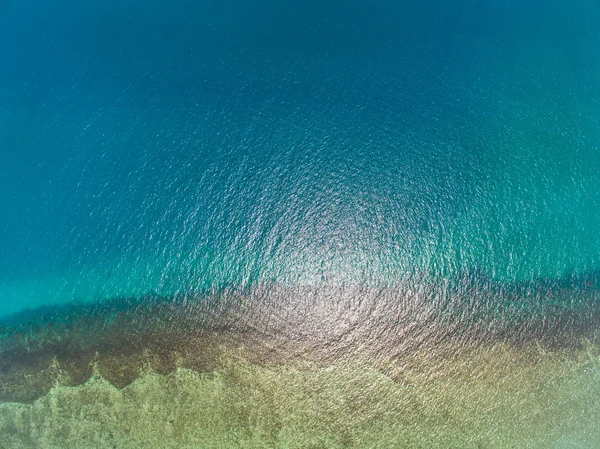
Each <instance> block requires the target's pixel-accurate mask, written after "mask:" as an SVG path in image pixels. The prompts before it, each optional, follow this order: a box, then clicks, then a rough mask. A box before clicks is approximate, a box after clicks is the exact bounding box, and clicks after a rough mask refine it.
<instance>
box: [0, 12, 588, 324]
mask: <svg viewBox="0 0 600 449" xmlns="http://www.w3.org/2000/svg"><path fill="white" fill-rule="evenodd" d="M0 60H1V61H2V70H0V145H1V148H0V180H1V182H2V189H1V190H0V207H1V209H2V213H3V215H2V216H3V219H2V223H1V226H0V304H1V305H2V308H1V311H2V312H1V313H2V314H5V315H6V314H9V313H12V312H15V311H18V310H21V309H23V308H30V307H35V306H38V305H42V304H48V303H63V302H69V301H72V300H99V299H106V298H111V297H114V296H138V295H142V294H146V293H151V292H154V293H158V294H171V293H174V292H179V293H181V292H190V291H200V290H203V289H207V288H211V287H214V286H223V285H236V286H240V285H241V286H248V285H252V284H255V283H260V282H264V281H269V282H270V281H275V282H278V283H285V284H309V285H312V284H323V283H325V284H377V285H379V284H394V283H396V282H398V280H399V279H403V278H404V277H406V276H407V274H418V275H422V274H426V275H427V276H433V277H436V278H438V277H441V278H453V277H457V276H461V275H464V274H465V273H479V274H483V275H485V276H486V277H489V278H491V279H494V280H496V281H498V282H508V283H514V282H518V281H529V280H539V279H544V280H548V279H564V278H569V277H570V276H573V275H575V276H585V275H587V274H590V273H591V274H593V273H594V272H596V271H598V270H599V269H600V256H599V255H600V239H598V238H597V236H598V229H600V212H599V211H600V208H599V206H600V158H599V157H598V155H599V148H598V145H599V142H600V122H599V120H600V83H599V82H598V81H599V79H600V8H599V6H598V5H596V4H595V2H590V1H584V0H575V1H566V0H565V1H558V0H555V1H552V2H542V1H531V2H521V1H516V0H512V1H511V0H507V1H496V0H495V1H485V2H474V1H466V0H461V1H458V2H452V3H451V4H447V2H441V1H440V2H436V1H428V2H423V3H422V4H421V3H415V2H404V1H400V2H377V4H376V5H372V4H370V2H366V1H365V2H363V1H353V2H349V3H348V2H344V3H343V4H342V3H341V2H325V3H322V2H309V3H308V4H307V3H305V2H299V1H292V2H289V1H288V2H280V3H277V4H273V3H268V2H259V3H256V2H245V1H239V0H238V1H236V2H212V1H208V2H200V3H198V2H176V3H175V4H173V3H172V2H166V1H153V2H150V3H148V2H143V3H142V2H136V1H118V2H117V1H103V2H100V1H91V2H85V3H81V2H76V1H69V0H64V1H56V2H41V1H34V0H31V1H27V2H16V1H10V0H7V1H4V2H2V3H0Z"/></svg>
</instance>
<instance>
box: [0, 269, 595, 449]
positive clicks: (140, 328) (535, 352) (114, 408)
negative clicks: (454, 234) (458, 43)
mask: <svg viewBox="0 0 600 449" xmlns="http://www.w3.org/2000/svg"><path fill="white" fill-rule="evenodd" d="M597 298H598V289H597V287H596V284H595V283H593V282H589V281H585V282H581V281H579V280H575V281H573V282H563V283H552V284H548V285H546V284H544V283H536V284H532V283H530V284H520V285H512V286H508V287H507V286H505V285H500V284H494V283H490V282H480V281H478V280H472V279H470V278H465V279H462V280H460V281H459V282H456V283H445V284H444V283H442V284H440V283H434V282H427V281H422V282H419V283H415V282H405V283H402V284H401V285H400V286H396V287H386V288H379V289H376V288H372V287H368V288H367V287H364V286H345V287H327V286H323V287H308V286H303V287H301V286H295V287H292V286H284V285H279V284H263V285H259V286H256V287H253V288H251V289H246V290H236V289H231V288H224V289H221V290H219V291H212V292H207V293H204V294H196V295H182V296H177V297H172V298H159V297H151V296H149V297H146V298H138V299H135V300H134V299H131V300H127V299H115V300H113V301H109V302H106V303H103V304H88V305H85V304H72V305H66V306H57V307H52V308H47V309H40V310H36V311H31V312H24V313H22V314H20V315H19V316H16V317H13V318H12V319H11V320H6V321H5V322H4V323H2V325H1V326H2V327H1V328H0V332H1V340H0V341H1V343H0V400H1V401H2V402H6V403H15V402H17V403H23V404H22V405H19V404H14V405H11V404H6V406H5V408H4V409H3V410H4V411H3V412H0V415H2V416H3V418H2V419H0V433H11V434H14V435H15V436H13V437H11V438H16V439H15V440H14V441H16V442H17V443H18V445H24V447H28V446H27V445H28V444H29V445H30V447H36V445H39V444H40V442H41V441H44V442H45V443H44V444H45V445H46V446H47V447H60V446H61V445H65V444H67V445H68V444H75V443H74V442H75V441H78V440H77V438H80V437H82V435H89V432H90V429H89V428H88V427H86V425H87V426H89V425H90V423H92V422H96V421H94V419H95V420H97V419H99V418H98V417H99V416H104V418H102V419H103V420H104V421H102V420H101V421H102V422H104V425H103V427H102V426H101V427H100V428H98V429H96V431H95V432H96V436H97V438H98V439H97V440H93V441H92V440H89V444H87V443H86V444H87V445H84V446H86V447H105V445H106V444H108V443H107V441H108V440H107V438H109V437H108V435H109V434H111V435H113V437H114V438H115V444H118V446H117V447H122V446H123V447H153V445H155V443H156V445H155V446H154V447H181V446H178V445H183V444H185V445H188V446H189V447H381V445H382V444H383V445H390V444H392V445H398V444H401V446H400V447H451V446H452V445H457V444H458V445H459V446H461V447H507V446H508V447H510V445H514V444H521V445H523V447H527V446H528V445H529V446H530V447H544V444H545V445H546V447H547V445H548V444H550V445H555V446H556V445H557V444H558V443H557V441H558V439H560V438H567V440H568V441H571V440H569V438H576V440H573V441H579V442H580V443H581V442H582V441H584V440H581V438H583V437H581V435H587V437H586V438H588V439H587V440H585V441H584V443H585V444H591V443H590V441H598V440H599V439H600V428H598V429H597V431H596V432H593V429H595V428H596V427H595V426H597V424H596V422H600V421H594V420H595V419H596V418H600V407H599V406H598V405H597V404H598V403H600V402H598V403H596V402H594V401H597V400H598V399H600V388H597V387H595V385H597V384H598V376H599V375H600V365H599V360H600V358H599V351H598V348H599V345H598V336H599V329H600V327H599V324H600V304H599V302H598V301H597ZM74 386H79V387H77V388H72V387H74ZM144 389H145V390H144ZM155 389H158V390H155ZM138 390H144V391H145V393H144V394H142V393H140V392H139V391H138ZM91 392H96V393H94V394H92V393H91ZM166 392H170V393H169V394H167V393H166ZM98 395H99V396H98ZM202 395H204V396H205V397H199V396H202ZM67 397H68V398H70V399H67ZM99 398H104V399H99ZM211 398H212V399H211ZM33 401H35V402H33ZM56 401H58V403H60V404H62V405H61V406H57V405H56ZM103 401H104V402H103ZM28 404H31V405H28ZM67 404H70V405H67ZM74 404H76V405H74ZM102 404H104V405H102ZM119 404H120V405H119ZM594 404H596V405H594ZM8 406H11V407H13V408H6V407H8ZM101 406H102V407H104V408H102V409H97V410H96V409H94V411H93V413H92V412H91V411H90V410H91V409H93V408H94V407H101ZM23 407H25V408H23ZM27 407H29V408H27ZM57 407H58V408H57ZM61 407H63V408H61ZM148 407H150V408H152V407H154V410H155V412H152V413H154V414H151V413H150V412H149V411H148V410H149V409H148ZM48 410H54V412H52V413H50V416H53V417H54V418H56V419H57V421H52V420H51V419H50V418H47V417H48V416H49V415H48V413H49V412H48ZM57 410H58V411H57ZM84 410H88V412H90V413H92V416H95V417H96V418H94V419H91V418H89V419H87V420H86V418H85V416H84V415H85V413H84ZM125 410H128V411H125ZM168 410H170V412H168V413H167V411H168ZM149 413H150V414H149ZM186 413H187V414H186ZM194 413H195V414H194ZM105 415H106V416H105ZM163 415H164V416H163ZM42 416H46V418H44V419H45V421H44V419H42V418H41V417H42ZM59 416H60V417H61V418H60V419H61V420H62V421H60V420H58V418H57V417H59ZM209 416H210V418H209ZM41 419H42V421H40V420H41ZM49 419H50V421H48V420H49ZM90 419H91V420H90ZM113 420H114V421H113ZM154 420H157V421H156V422H154ZM298 420H299V421H298ZM129 421H130V423H129V424H122V423H123V422H129ZM61 422H62V424H61ZM44 423H45V424H44ZM74 423H78V424H77V426H80V427H81V429H87V430H85V431H84V430H81V429H80V431H77V430H76V429H77V428H79V427H77V426H76V425H75V424H74ZM86 423H87V424H86ZM177 423H179V424H178V425H179V426H180V427H181V426H183V427H181V428H180V429H179V431H178V432H179V433H177V432H175V430H174V426H175V427H177ZM44 426H46V427H44ZM48 426H49V427H48ZM56 426H58V427H61V428H62V427H64V429H63V430H64V431H63V433H62V434H61V433H60V432H59V433H58V434H56V433H55V432H50V431H49V430H48V428H52V429H54V428H55V427H56ZM164 426H167V427H166V428H164V429H163V427H164ZM211 426H212V427H211ZM215 426H216V427H215ZM232 426H233V427H232ZM42 428H46V430H45V431H42V430H40V429H42ZM186 428H187V430H185V429H186ZM191 428H194V429H195V430H194V431H192V430H190V429H191ZM11 429H12V430H11ZM35 429H37V431H36V430H35ZM160 429H162V430H160ZM211 429H212V430H211ZM516 429H522V432H521V430H519V431H517V430H516ZM569 429H570V430H569ZM590 429H592V430H590ZM36 432H38V433H36ZM78 432H79V433H78ZM82 432H83V433H82ZM161 432H162V433H161ZM165 432H166V433H165ZM169 432H170V433H169ZM173 432H175V434H176V435H175V434H173ZM520 432H521V433H520ZM569 432H572V433H573V435H571V436H569V435H570V433H569ZM117 434H118V435H117ZM309 434H310V437H309ZM115 435H117V436H115ZM161 435H163V436H164V435H171V437H169V438H168V439H167V440H168V441H167V440H165V441H166V442H165V441H163V442H162V443H158V442H160V441H161V440H160V438H161ZM207 435H212V437H211V438H212V439H210V438H209V439H207V438H208V437H207ZM375 435H378V436H377V437H376V436H375ZM148 438H154V439H155V440H156V441H155V443H152V442H151V441H150V439H148ZM219 438H221V439H219ZM311 438H312V439H311ZM378 438H380V439H378ZM577 438H578V439H577ZM567 440H565V441H567ZM7 441H8V440H7ZM117 441H118V443H117ZM152 441H154V440H152ZM311 441H312V442H311ZM384 441H386V443H384ZM518 442H520V443H518ZM17 443H15V444H17ZM53 444H54V445H55V446H53ZM78 444H80V443H78ZM169 444H173V446H169ZM378 444H379V446H378ZM444 444H446V445H445V446H444ZM565 445H567V443H565ZM567 446H568V445H567ZM0 447H2V446H1V444H0ZM11 447H12V446H11ZM186 447H187V446H186ZM388 447H393V446H388ZM583 447H586V446H585V445H584V446H583Z"/></svg>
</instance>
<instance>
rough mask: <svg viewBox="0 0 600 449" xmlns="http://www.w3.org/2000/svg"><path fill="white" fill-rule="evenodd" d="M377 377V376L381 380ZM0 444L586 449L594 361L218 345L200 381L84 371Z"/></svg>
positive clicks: (21, 408)
mask: <svg viewBox="0 0 600 449" xmlns="http://www.w3.org/2000/svg"><path fill="white" fill-rule="evenodd" d="M384 371H385V372H384ZM0 441H1V442H2V443H0V447H5V448H12V447H25V448H28V447H31V448H34V447H35V448H39V447H46V448H63V447H82V448H83V447H85V448H96V447H97V448H111V447H116V448H171V447H172V448H181V447H185V448H227V447H231V448H267V447H274V448H279V447H281V448H344V447H359V448H360V447H365V448H370V447H407V448H412V447H414V448H421V447H431V448H436V447H439V448H448V447H466V448H469V447H473V448H479V447H482V448H488V447H492V448H494V447H498V448H504V447H532V448H537V447H539V448H546V447H597V446H599V445H600V365H599V359H598V356H597V355H596V354H595V353H593V351H592V350H591V349H590V348H588V349H584V350H582V351H581V352H580V353H579V354H578V355H576V356H573V354H571V355H570V356H569V357H566V355H565V354H561V353H559V352H552V353H548V352H545V351H543V350H538V349H536V348H527V349H525V348H522V349H519V350H515V349H513V348H509V347H503V346H499V347H494V348H489V349H486V350H481V349H480V350H478V351H477V352H476V353H472V354H469V355H468V356H467V355H466V354H465V355H461V356H458V357H454V358H451V359H446V360H445V361H444V362H443V363H442V362H440V360H439V359H432V358H428V357H427V356H424V357H422V358H420V359H419V358H418V357H416V358H415V359H414V360H413V361H412V362H411V363H410V364H402V365H398V364H397V363H396V362H393V361H392V362H390V363H389V364H388V368H387V369H386V370H382V369H376V368H374V367H373V366H372V365H370V364H367V363H362V362H361V361H359V360H355V361H347V362H343V363H338V364H332V365H330V366H318V365H316V364H310V363H305V364H304V365H302V366H300V365H298V366H285V365H282V366H277V367H264V366H260V365H257V364H255V363H251V362H249V361H248V360H247V359H246V358H244V357H243V354H242V353H239V352H232V351H225V352H224V355H223V356H222V361H221V367H220V368H219V369H217V370H214V371H212V372H205V373H200V372H197V371H194V370H190V369H185V368H178V369H176V370H175V371H173V372H171V373H169V374H166V375H164V374H159V373H157V372H155V371H153V370H152V369H151V368H148V369H146V370H143V371H142V372H141V373H140V375H139V376H138V377H137V379H136V380H135V381H134V382H133V383H131V384H129V385H127V386H125V387H124V388H117V387H115V385H113V384H112V383H111V382H109V381H107V380H106V379H105V378H103V377H102V376H101V374H100V373H99V371H98V370H95V372H94V374H93V376H92V377H91V378H90V379H89V380H88V381H87V382H86V383H84V384H82V385H80V386H76V387H71V386H65V385H56V386H55V387H53V388H52V389H51V390H50V391H49V393H48V394H46V395H44V396H43V397H41V398H39V399H38V400H36V401H35V402H33V403H31V404H17V403H5V404H0Z"/></svg>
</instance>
